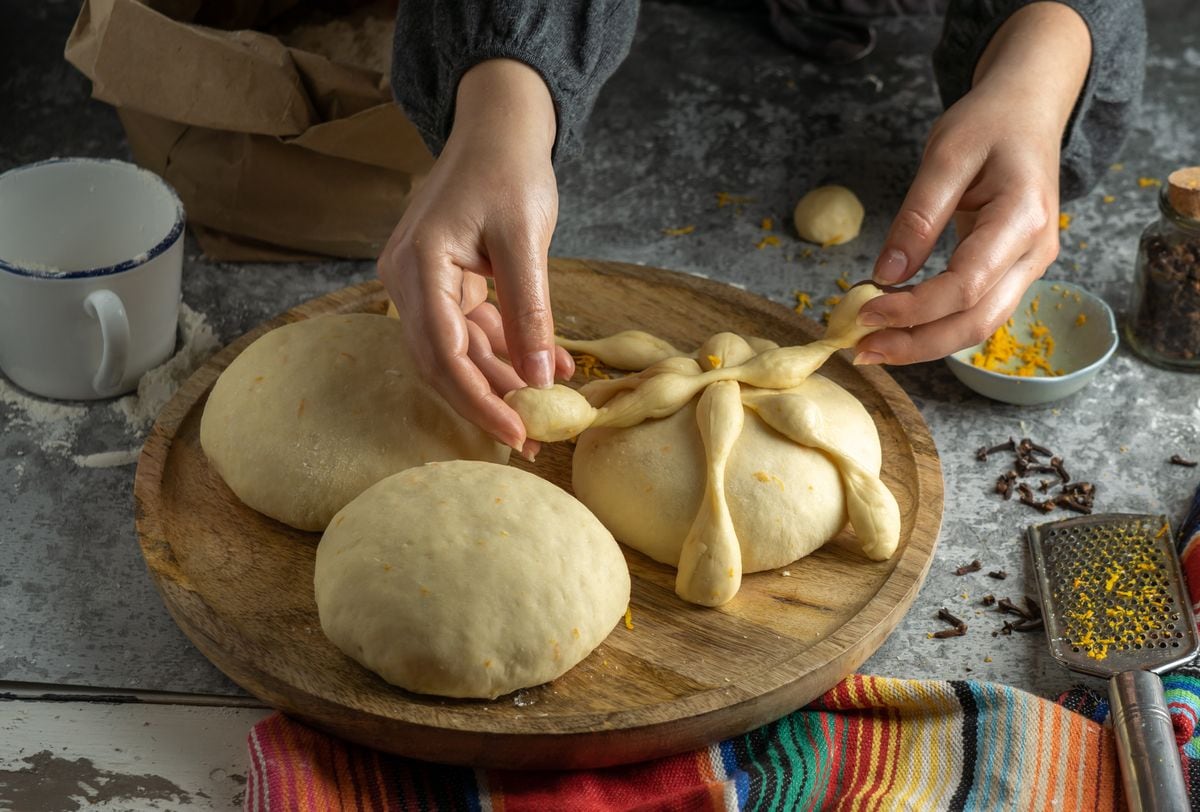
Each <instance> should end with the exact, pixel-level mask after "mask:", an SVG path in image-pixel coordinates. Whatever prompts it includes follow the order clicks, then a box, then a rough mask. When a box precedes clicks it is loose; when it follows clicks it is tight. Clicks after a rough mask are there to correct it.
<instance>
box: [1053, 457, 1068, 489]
mask: <svg viewBox="0 0 1200 812" xmlns="http://www.w3.org/2000/svg"><path fill="white" fill-rule="evenodd" d="M1050 467H1051V468H1052V469H1053V470H1054V473H1056V474H1058V478H1059V480H1061V481H1062V484H1064V485H1066V484H1067V483H1068V482H1070V481H1071V475H1070V474H1068V473H1067V469H1066V468H1064V467H1063V461H1062V457H1051V458H1050Z"/></svg>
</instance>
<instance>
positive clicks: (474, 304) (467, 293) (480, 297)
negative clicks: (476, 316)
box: [461, 271, 488, 313]
mask: <svg viewBox="0 0 1200 812" xmlns="http://www.w3.org/2000/svg"><path fill="white" fill-rule="evenodd" d="M487 297H488V286H487V277H485V276H483V275H481V274H477V273H474V272H472V271H463V282H462V302H461V308H462V312H463V313H471V312H473V311H474V310H476V309H477V308H478V307H479V306H480V305H482V304H483V303H484V302H486V301H487Z"/></svg>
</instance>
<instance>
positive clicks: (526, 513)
mask: <svg viewBox="0 0 1200 812" xmlns="http://www.w3.org/2000/svg"><path fill="white" fill-rule="evenodd" d="M314 586H315V589H316V598H317V609H318V610H319V612H320V617H321V628H322V629H324V630H325V634H326V635H328V636H329V639H330V640H332V641H333V642H334V644H335V645H337V647H338V648H340V649H341V650H342V651H344V652H345V653H346V654H347V655H349V656H350V657H352V658H354V659H355V660H357V661H358V662H360V663H362V664H363V665H364V666H366V667H367V668H369V669H371V670H372V671H374V672H376V673H378V674H379V675H380V676H382V677H383V678H384V679H385V680H387V681H388V682H390V683H393V684H395V685H399V686H400V687H402V688H405V689H407V690H410V691H416V692H418V693H427V694H440V695H442V696H454V697H484V698H495V697H497V696H499V695H501V694H505V693H508V692H510V691H515V690H517V689H518V688H526V687H529V686H531V685H540V684H541V683H543V682H548V681H550V680H552V679H554V678H556V677H558V676H560V675H562V674H563V673H565V672H566V671H567V670H568V669H570V668H572V667H573V666H574V665H576V664H577V663H578V662H579V661H580V660H582V659H583V658H584V657H586V656H587V655H588V654H589V653H590V652H591V651H592V649H594V648H595V647H596V646H598V645H599V644H600V643H601V642H602V641H603V640H604V638H605V637H607V636H608V633H609V632H610V631H612V629H613V626H615V625H616V623H617V622H618V621H619V620H620V619H621V618H622V616H623V615H624V613H625V608H626V607H627V606H628V604H629V569H628V568H627V567H626V565H625V559H624V557H623V556H622V555H621V550H620V548H619V547H618V546H617V543H616V541H614V540H613V537H612V534H611V533H609V532H608V530H606V529H605V528H604V525H602V524H600V522H599V520H597V519H596V517H595V516H593V515H592V514H591V513H590V512H589V511H588V509H587V508H586V507H584V506H583V505H582V504H580V502H579V501H578V500H577V499H575V498H574V497H572V496H571V495H570V494H568V493H567V492H566V491H564V490H562V489H561V488H558V487H556V486H555V485H552V484H550V483H549V482H547V481H545V480H544V479H541V478H540V477H536V476H534V475H533V474H529V473H525V472H524V471H520V470H518V469H516V468H508V467H505V466H500V465H492V464H489V463H484V462H468V461H460V462H445V463H431V464H429V465H425V466H422V467H420V468H411V469H409V470H407V471H403V472H401V473H399V474H396V475H394V476H390V477H388V478H387V479H385V480H383V481H382V482H379V483H378V484H376V485H374V486H373V487H371V488H369V489H368V490H367V491H366V492H365V493H363V494H362V495H361V496H359V497H358V498H357V499H355V500H354V501H353V502H351V503H350V504H349V505H347V506H346V507H345V508H344V509H343V510H342V511H341V512H339V513H338V514H337V516H335V517H334V519H333V521H332V522H330V524H329V529H327V530H326V531H325V535H324V536H323V537H322V538H321V543H320V545H319V546H318V547H317V563H316V574H315V577H314Z"/></svg>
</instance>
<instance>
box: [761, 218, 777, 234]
mask: <svg viewBox="0 0 1200 812" xmlns="http://www.w3.org/2000/svg"><path fill="white" fill-rule="evenodd" d="M773 228H775V221H774V220H772V219H771V218H770V217H764V218H763V219H762V230H763V231H770V230H771V229H773Z"/></svg>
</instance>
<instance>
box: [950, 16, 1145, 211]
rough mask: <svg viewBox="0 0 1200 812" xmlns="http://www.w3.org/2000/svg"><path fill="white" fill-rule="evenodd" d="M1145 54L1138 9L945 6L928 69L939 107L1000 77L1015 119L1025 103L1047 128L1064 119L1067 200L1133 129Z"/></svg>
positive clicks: (1064, 190) (1063, 186)
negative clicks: (1047, 119)
mask: <svg viewBox="0 0 1200 812" xmlns="http://www.w3.org/2000/svg"><path fill="white" fill-rule="evenodd" d="M1076 17H1078V19H1076ZM1002 32H1003V33H1002ZM1085 37H1086V38H1087V44H1086V50H1087V55H1086V56H1085V54H1084V38H1085ZM1145 54H1146V28H1145V10H1144V9H1143V8H1142V3H1141V0H1055V1H1054V2H1044V1H1042V0H1037V1H1035V2H1030V0H950V5H949V8H948V9H947V12H946V22H945V26H944V27H943V29H942V37H941V40H940V41H939V43H938V46H937V48H936V49H935V50H934V53H933V66H934V72H935V73H936V75H937V82H938V90H939V91H940V93H941V96H942V103H943V104H944V105H945V106H946V107H947V108H949V107H950V106H951V105H953V104H955V103H956V102H958V101H959V99H961V98H962V97H963V96H964V95H966V94H967V93H968V92H970V91H972V90H974V89H975V87H978V86H981V85H982V84H983V83H985V82H986V83H988V84H991V83H992V81H993V76H992V74H993V71H994V70H997V69H999V71H1000V72H999V73H998V74H997V78H1000V77H1002V78H1003V80H1004V86H1005V88H1006V89H1007V88H1010V87H1011V88H1013V93H1014V97H1013V100H1014V104H1017V105H1019V109H1020V110H1021V115H1023V116H1026V117H1028V115H1027V113H1026V110H1027V109H1028V104H1027V100H1035V101H1037V106H1036V110H1032V111H1031V112H1040V111H1042V110H1047V111H1049V112H1048V113H1047V114H1048V115H1052V118H1051V123H1054V122H1061V121H1062V120H1063V117H1064V114H1065V116H1066V122H1067V123H1066V127H1065V129H1064V130H1063V138H1062V146H1061V156H1060V167H1059V176H1060V183H1059V185H1060V192H1061V195H1062V197H1063V198H1064V199H1069V198H1072V197H1078V196H1079V195H1081V194H1083V193H1084V192H1086V191H1087V190H1088V189H1089V188H1091V187H1092V186H1093V185H1094V184H1095V183H1096V182H1097V180H1098V179H1099V178H1100V177H1101V176H1102V175H1103V174H1104V172H1105V170H1106V169H1107V168H1108V165H1109V164H1110V163H1112V162H1113V160H1115V159H1116V155H1117V151H1118V150H1119V149H1120V147H1121V144H1122V142H1123V141H1124V140H1125V137H1126V135H1127V134H1128V133H1129V131H1130V129H1131V128H1132V126H1133V124H1134V122H1135V121H1136V116H1137V107H1138V102H1139V100H1140V98H1141V92H1142V79H1143V76H1144V69H1145ZM985 57H986V58H985ZM1089 62H1090V64H1089ZM1080 70H1082V71H1083V74H1082V76H1083V79H1082V81H1081V80H1080V73H1079V71H1080ZM1049 99H1053V101H1048V100H1049ZM1037 123H1038V124H1039V126H1042V127H1043V129H1044V127H1045V126H1046V125H1045V124H1043V122H1041V121H1037ZM1054 126H1057V124H1054Z"/></svg>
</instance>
